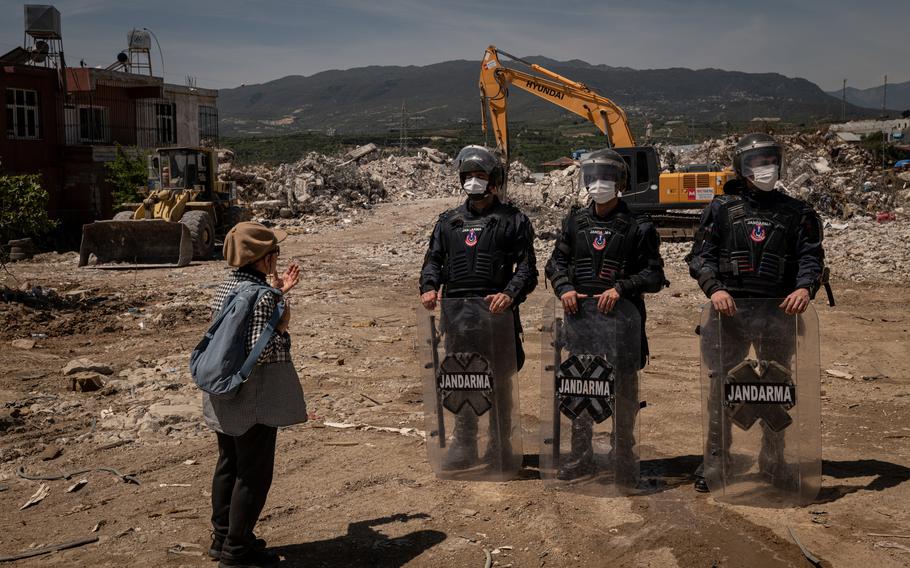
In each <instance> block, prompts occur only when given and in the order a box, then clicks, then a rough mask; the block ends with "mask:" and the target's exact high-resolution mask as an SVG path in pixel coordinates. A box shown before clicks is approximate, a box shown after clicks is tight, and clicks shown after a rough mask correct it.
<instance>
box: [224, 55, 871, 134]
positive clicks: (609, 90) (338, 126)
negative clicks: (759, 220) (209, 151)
mask: <svg viewBox="0 0 910 568" xmlns="http://www.w3.org/2000/svg"><path fill="white" fill-rule="evenodd" d="M528 60H529V61H530V62H533V63H538V64H540V65H543V66H544V67H546V68H548V69H550V70H552V71H556V72H557V73H560V74H562V75H564V76H566V77H569V78H571V79H573V80H575V81H579V82H582V83H584V84H586V85H588V86H589V87H591V88H592V89H594V90H595V91H597V92H598V93H600V94H601V95H603V96H605V97H608V98H610V99H612V100H613V101H614V102H616V103H617V104H618V105H620V106H621V107H623V108H624V109H625V110H626V113H627V114H628V115H629V117H630V120H632V121H633V122H634V121H638V122H644V121H651V122H653V123H654V124H655V125H657V126H660V125H662V124H664V123H665V122H668V121H674V120H682V121H685V122H688V121H695V122H701V123H705V122H709V123H717V122H722V121H730V122H740V121H749V120H752V119H753V118H756V117H779V118H781V119H782V120H786V121H790V122H803V123H810V124H811V123H814V122H817V121H825V120H831V119H837V118H839V117H840V114H841V101H840V98H839V97H837V98H835V97H832V96H831V95H829V94H827V93H825V92H824V91H823V90H822V89H821V88H819V87H818V86H817V85H815V84H814V83H812V82H810V81H807V80H805V79H800V78H790V77H785V76H783V75H780V74H777V73H743V72H738V71H724V70H720V69H698V70H693V69H685V68H670V69H645V70H637V69H630V68H627V67H610V66H606V65H593V64H590V63H587V62H584V61H580V60H571V61H555V60H551V59H547V58H544V57H531V58H528ZM503 63H505V64H506V65H508V66H514V67H516V68H519V69H520V68H521V66H520V64H518V63H514V62H508V63H507V62H506V61H505V60H504V61H503ZM478 77H479V61H466V60H454V61H445V62H442V63H436V64H433V65H425V66H406V67H402V66H369V67H359V68H353V69H347V70H331V71H323V72H321V73H316V74H314V75H310V76H306V77H304V76H300V75H289V76H286V77H282V78H280V79H276V80H274V81H269V82H267V83H262V84H257V85H243V86H240V87H236V88H232V89H223V90H221V91H220V92H219V97H218V106H219V115H220V118H221V126H222V129H221V130H222V133H223V134H225V135H238V134H239V135H243V134H279V133H291V132H299V131H306V130H328V129H331V130H333V131H335V132H337V133H365V132H373V133H376V132H385V131H388V130H389V129H396V128H398V127H399V125H400V124H401V123H402V116H403V114H406V115H407V117H408V122H407V124H408V125H409V128H436V127H441V126H450V125H452V124H453V123H457V122H470V123H476V122H479V120H480V99H479V93H478V88H477V83H478ZM403 110H404V113H403ZM847 113H848V115H849V116H851V117H868V116H873V115H875V112H873V111H871V110H869V109H863V108H860V107H858V106H854V105H852V104H848V108H847ZM566 116H567V114H566V113H565V111H563V110H562V109H560V108H558V107H555V106H553V105H550V104H548V103H546V102H545V101H543V100H540V99H538V98H537V97H534V96H532V95H529V94H527V93H525V92H522V91H520V89H518V88H512V89H510V98H509V119H510V121H521V122H527V123H549V122H553V121H556V120H559V119H560V118H563V117H566ZM573 116H574V115H573Z"/></svg>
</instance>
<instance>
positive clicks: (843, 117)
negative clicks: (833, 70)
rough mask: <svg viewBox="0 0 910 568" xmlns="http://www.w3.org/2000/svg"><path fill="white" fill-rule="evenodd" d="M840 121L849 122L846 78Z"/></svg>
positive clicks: (842, 94)
mask: <svg viewBox="0 0 910 568" xmlns="http://www.w3.org/2000/svg"><path fill="white" fill-rule="evenodd" d="M840 121H841V122H847V80H846V79H844V90H843V91H842V93H841V102H840Z"/></svg>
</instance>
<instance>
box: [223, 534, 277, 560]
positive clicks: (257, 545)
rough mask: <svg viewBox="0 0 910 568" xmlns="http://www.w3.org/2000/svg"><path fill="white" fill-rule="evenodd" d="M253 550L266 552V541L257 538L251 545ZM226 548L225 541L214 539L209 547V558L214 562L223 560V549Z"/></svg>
mask: <svg viewBox="0 0 910 568" xmlns="http://www.w3.org/2000/svg"><path fill="white" fill-rule="evenodd" d="M251 546H252V547H253V550H265V546H266V545H265V540H263V539H261V538H257V539H256V540H254V541H253V544H252V545H251ZM222 547H224V541H223V540H218V539H216V538H213V539H212V544H211V546H209V556H211V557H212V560H221V549H222Z"/></svg>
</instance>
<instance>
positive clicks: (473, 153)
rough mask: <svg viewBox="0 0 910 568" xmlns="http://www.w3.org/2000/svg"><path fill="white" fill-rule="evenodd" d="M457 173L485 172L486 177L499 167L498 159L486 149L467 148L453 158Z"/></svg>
mask: <svg viewBox="0 0 910 568" xmlns="http://www.w3.org/2000/svg"><path fill="white" fill-rule="evenodd" d="M455 165H456V166H457V167H458V173H460V174H465V173H468V172H485V173H487V174H488V175H489V174H491V173H492V172H493V170H495V169H496V168H497V167H498V166H499V159H498V158H497V157H496V156H495V155H493V153H492V152H490V151H489V150H487V149H486V148H481V147H477V146H468V147H467V148H464V149H462V151H461V152H459V153H458V157H456V158H455Z"/></svg>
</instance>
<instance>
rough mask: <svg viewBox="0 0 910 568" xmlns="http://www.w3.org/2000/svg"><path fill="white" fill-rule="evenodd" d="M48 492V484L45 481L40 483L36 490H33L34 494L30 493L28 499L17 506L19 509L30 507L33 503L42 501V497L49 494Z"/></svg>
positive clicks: (49, 490) (49, 489)
mask: <svg viewBox="0 0 910 568" xmlns="http://www.w3.org/2000/svg"><path fill="white" fill-rule="evenodd" d="M50 492H51V488H50V487H48V485H47V484H46V483H42V484H41V487H39V488H38V491H35V494H34V495H32V496H31V497H29V498H28V501H26V502H25V504H24V505H22V506H21V507H19V510H20V511H22V510H24V509H28V508H29V507H32V506H34V505H37V504H38V503H40V502H41V501H44V498H45V497H47V496H48V494H50Z"/></svg>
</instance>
